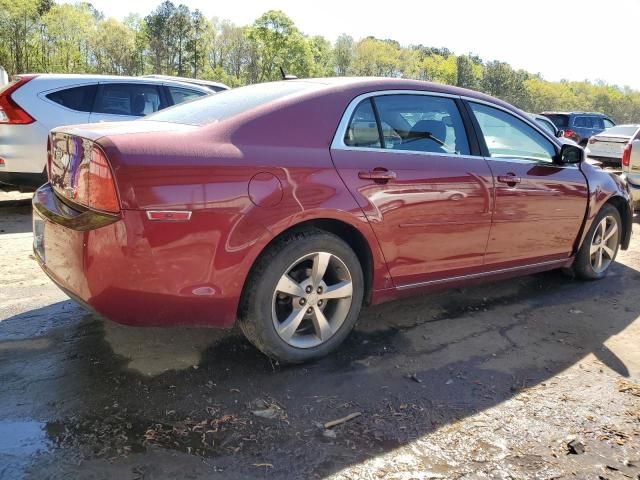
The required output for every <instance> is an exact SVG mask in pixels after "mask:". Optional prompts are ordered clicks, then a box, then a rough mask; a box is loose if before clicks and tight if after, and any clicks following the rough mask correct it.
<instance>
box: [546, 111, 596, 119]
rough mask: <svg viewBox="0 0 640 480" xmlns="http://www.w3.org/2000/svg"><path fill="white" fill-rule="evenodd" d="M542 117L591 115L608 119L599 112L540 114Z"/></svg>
mask: <svg viewBox="0 0 640 480" xmlns="http://www.w3.org/2000/svg"><path fill="white" fill-rule="evenodd" d="M542 115H592V116H594V117H605V118H609V116H608V115H605V114H604V113H600V112H542Z"/></svg>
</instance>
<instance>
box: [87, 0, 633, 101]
mask: <svg viewBox="0 0 640 480" xmlns="http://www.w3.org/2000/svg"><path fill="white" fill-rule="evenodd" d="M90 1H91V3H93V5H94V6H95V7H96V8H97V9H98V10H101V11H102V12H104V13H105V15H106V16H108V17H115V18H118V19H122V18H124V17H125V16H126V15H127V14H128V13H138V14H140V15H141V16H145V15H147V14H148V13H149V12H151V11H152V10H153V9H154V8H155V7H156V6H157V5H158V4H159V3H160V0H134V1H130V0H128V1H125V0H90ZM173 2H174V3H175V4H179V3H184V4H185V5H187V6H188V7H189V8H191V9H196V8H198V9H200V10H201V11H202V12H203V13H204V14H205V15H206V16H207V17H214V16H215V17H219V18H223V19H229V20H231V21H232V22H233V23H236V24H238V25H246V24H250V23H252V22H253V21H254V20H255V19H256V18H258V17H259V16H260V15H261V14H262V13H264V12H266V11H267V10H271V9H277V10H282V11H284V12H285V13H286V14H287V15H288V16H289V17H291V18H292V19H293V21H294V22H295V24H296V25H297V26H298V28H299V29H300V30H301V31H302V32H303V33H305V34H307V35H323V36H325V37H326V38H328V39H330V40H335V39H336V38H337V37H338V35H340V34H342V33H347V34H349V35H351V36H352V37H354V38H355V39H356V40H357V39H359V38H363V37H367V36H369V35H372V36H375V37H377V38H391V39H394V40H397V41H398V42H400V44H402V45H405V46H407V45H410V44H423V45H426V46H433V47H447V48H448V49H449V50H451V51H453V52H454V53H456V54H463V53H469V52H472V53H475V54H477V55H480V57H482V58H483V59H484V60H501V61H505V62H508V63H510V64H511V65H512V66H513V67H514V68H523V69H525V70H528V71H530V72H532V73H540V74H542V76H543V77H544V78H545V79H547V80H552V81H556V80H561V79H567V80H591V81H598V80H602V81H604V82H606V83H609V84H614V85H619V86H625V85H628V86H630V87H632V88H635V89H638V90H640V57H638V55H637V52H638V48H637V47H638V43H637V33H638V32H639V31H640V0H615V1H613V0H610V1H609V2H603V1H602V0H598V1H594V0H582V1H575V0H564V1H562V0H529V1H521V0H520V1H519V0H511V1H508V0H478V1H474V0H438V1H434V0H403V1H389V0H386V1H384V2H374V1H371V0H368V1H363V0H321V1H312V2H311V1H304V0H255V1H248V0H217V1H211V0H183V1H182V2H180V0H173Z"/></svg>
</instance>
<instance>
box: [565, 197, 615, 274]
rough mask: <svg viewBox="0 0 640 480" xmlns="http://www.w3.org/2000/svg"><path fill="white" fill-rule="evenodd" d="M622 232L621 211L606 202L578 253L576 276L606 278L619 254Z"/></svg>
mask: <svg viewBox="0 0 640 480" xmlns="http://www.w3.org/2000/svg"><path fill="white" fill-rule="evenodd" d="M621 233H622V220H621V218H620V213H619V212H618V210H617V209H616V208H615V207H614V206H613V205H609V204H605V205H604V206H603V207H602V209H600V211H599V212H598V215H596V218H595V219H594V221H593V224H592V225H591V228H590V229H589V232H588V233H587V236H586V237H585V240H584V242H583V243H582V247H580V250H579V251H578V255H576V260H575V262H574V264H573V271H574V273H575V275H576V277H578V278H581V279H583V280H599V279H601V278H604V277H605V276H606V275H607V272H608V271H609V268H610V267H611V265H612V264H613V261H614V260H615V258H616V255H617V254H618V249H619V248H620V235H621Z"/></svg>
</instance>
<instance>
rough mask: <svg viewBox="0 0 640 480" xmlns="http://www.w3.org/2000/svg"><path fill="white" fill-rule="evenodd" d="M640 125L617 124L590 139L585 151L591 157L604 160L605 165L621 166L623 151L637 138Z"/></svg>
mask: <svg viewBox="0 0 640 480" xmlns="http://www.w3.org/2000/svg"><path fill="white" fill-rule="evenodd" d="M638 131H640V125H638V124H627V125H616V126H615V127H611V128H607V129H606V130H605V131H604V132H602V133H599V134H598V135H594V136H593V137H591V138H590V139H589V142H588V143H587V147H586V148H585V153H586V154H587V156H588V157H589V158H592V159H594V160H598V161H600V162H602V163H603V164H604V165H605V166H612V167H620V166H621V163H620V162H621V160H622V153H623V152H624V149H625V147H626V146H627V144H628V143H629V141H630V140H631V139H632V138H636V136H637V135H638Z"/></svg>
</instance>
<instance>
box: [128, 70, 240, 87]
mask: <svg viewBox="0 0 640 480" xmlns="http://www.w3.org/2000/svg"><path fill="white" fill-rule="evenodd" d="M140 78H157V79H163V80H172V81H174V82H183V83H189V84H192V85H193V84H195V85H207V86H210V87H218V88H221V89H223V90H229V89H230V88H231V87H229V86H228V85H225V84H224V83H221V82H214V81H211V80H203V79H201V78H189V77H175V76H172V75H158V74H155V73H154V74H151V75H141V77H140Z"/></svg>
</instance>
